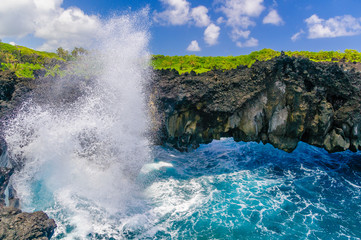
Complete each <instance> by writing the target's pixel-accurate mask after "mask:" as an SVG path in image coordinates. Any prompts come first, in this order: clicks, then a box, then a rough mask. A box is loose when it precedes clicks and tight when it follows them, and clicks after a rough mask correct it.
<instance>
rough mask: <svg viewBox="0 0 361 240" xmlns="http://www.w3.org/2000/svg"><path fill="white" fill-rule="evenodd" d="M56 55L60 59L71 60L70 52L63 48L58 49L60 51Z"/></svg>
mask: <svg viewBox="0 0 361 240" xmlns="http://www.w3.org/2000/svg"><path fill="white" fill-rule="evenodd" d="M56 54H58V56H59V57H61V58H63V59H65V60H69V57H70V55H69V51H68V50H65V49H64V48H62V47H58V49H56Z"/></svg>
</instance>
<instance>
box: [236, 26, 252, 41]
mask: <svg viewBox="0 0 361 240" xmlns="http://www.w3.org/2000/svg"><path fill="white" fill-rule="evenodd" d="M249 34H251V31H249V30H247V31H243V30H239V29H236V28H235V29H233V30H232V33H231V39H232V40H233V41H237V40H238V39H239V38H246V39H247V38H248V37H249Z"/></svg>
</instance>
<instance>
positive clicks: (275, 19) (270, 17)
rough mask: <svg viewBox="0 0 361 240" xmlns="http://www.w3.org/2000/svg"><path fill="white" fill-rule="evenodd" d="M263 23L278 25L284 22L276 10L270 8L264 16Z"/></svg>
mask: <svg viewBox="0 0 361 240" xmlns="http://www.w3.org/2000/svg"><path fill="white" fill-rule="evenodd" d="M263 23H264V24H273V25H276V26H280V25H282V24H284V22H283V20H282V18H281V17H280V15H279V14H278V12H277V10H275V9H272V10H271V11H270V12H269V13H268V14H267V16H265V17H264V19H263Z"/></svg>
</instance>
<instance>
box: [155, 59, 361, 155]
mask: <svg viewBox="0 0 361 240" xmlns="http://www.w3.org/2000/svg"><path fill="white" fill-rule="evenodd" d="M360 69H361V66H360V64H359V63H342V62H341V63H332V62H330V63H329V62H326V63H324V62H312V61H310V60H308V59H303V58H291V57H288V56H285V55H281V56H280V57H277V58H274V59H272V60H269V61H265V62H256V63H255V64H253V65H252V67H251V68H247V67H238V68H237V69H233V70H229V71H220V70H214V71H210V72H207V73H203V74H198V75H197V74H195V73H194V72H192V73H190V74H182V75H179V74H178V73H177V72H175V71H172V70H161V71H157V72H156V76H157V77H156V78H154V81H153V83H152V84H153V85H152V86H151V89H153V93H152V95H151V99H152V101H153V106H154V107H153V115H154V116H156V117H154V118H153V119H154V120H155V122H156V124H155V125H156V126H157V129H160V130H159V131H157V132H158V135H157V136H158V143H160V144H166V145H169V146H171V147H174V148H177V149H179V150H181V151H186V150H189V149H192V148H197V147H198V146H199V144H202V143H209V142H211V141H212V140H213V139H219V138H221V137H233V138H234V140H235V141H256V142H260V141H262V142H263V143H270V144H272V145H273V146H275V147H276V148H279V149H282V150H284V151H287V152H292V151H293V150H294V149H295V148H296V147H297V144H298V142H299V141H303V142H306V143H308V144H311V145H314V146H317V147H321V148H324V149H326V150H327V151H329V152H337V151H345V150H348V149H349V150H351V151H357V150H360V149H361V132H360V130H361V129H360V128H361V106H360V105H361V91H360V90H361V74H360Z"/></svg>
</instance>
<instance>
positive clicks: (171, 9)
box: [154, 0, 190, 25]
mask: <svg viewBox="0 0 361 240" xmlns="http://www.w3.org/2000/svg"><path fill="white" fill-rule="evenodd" d="M160 1H161V2H162V3H163V5H164V6H165V7H166V10H164V11H163V12H159V13H158V12H155V14H154V20H155V21H156V22H159V23H161V24H164V25H168V24H169V25H184V24H186V23H187V22H188V21H189V20H190V16H189V10H190V4H189V2H187V1H186V0H160Z"/></svg>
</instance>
